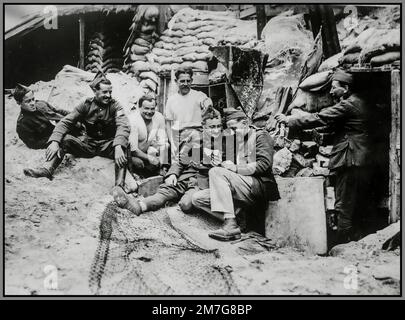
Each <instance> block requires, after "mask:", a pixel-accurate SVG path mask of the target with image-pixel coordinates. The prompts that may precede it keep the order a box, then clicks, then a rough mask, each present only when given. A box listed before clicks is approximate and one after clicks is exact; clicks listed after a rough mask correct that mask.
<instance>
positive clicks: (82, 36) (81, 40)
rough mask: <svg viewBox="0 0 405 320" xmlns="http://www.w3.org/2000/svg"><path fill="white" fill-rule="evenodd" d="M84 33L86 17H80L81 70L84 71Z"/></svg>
mask: <svg viewBox="0 0 405 320" xmlns="http://www.w3.org/2000/svg"><path fill="white" fill-rule="evenodd" d="M84 31H85V22H84V16H83V15H81V16H80V17H79V41H80V44H79V45H80V60H79V68H80V69H83V70H84Z"/></svg>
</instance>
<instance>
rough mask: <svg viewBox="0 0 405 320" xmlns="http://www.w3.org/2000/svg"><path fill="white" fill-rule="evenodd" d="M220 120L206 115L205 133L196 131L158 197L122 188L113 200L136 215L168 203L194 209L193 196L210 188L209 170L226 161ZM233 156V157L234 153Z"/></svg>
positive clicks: (214, 114) (212, 114) (183, 145)
mask: <svg viewBox="0 0 405 320" xmlns="http://www.w3.org/2000/svg"><path fill="white" fill-rule="evenodd" d="M221 130H222V124H221V116H220V114H219V112H218V111H214V110H212V111H211V112H208V113H207V114H206V115H205V118H204V120H203V131H202V133H201V132H200V131H195V132H194V133H193V134H191V135H190V136H189V137H188V139H187V140H185V141H183V142H182V143H181V145H180V151H179V153H178V155H177V156H176V158H175V159H174V161H173V162H172V165H171V167H170V169H169V171H168V173H167V174H166V176H165V183H164V184H162V185H161V186H160V187H159V189H158V191H157V192H156V194H154V195H152V196H149V197H146V198H145V199H142V200H137V199H135V198H134V197H133V196H132V195H127V194H126V193H125V192H124V191H123V190H122V189H121V188H119V187H115V188H114V190H113V195H114V199H115V201H116V202H117V204H118V205H119V206H120V207H121V208H125V209H128V210H129V211H131V212H132V213H134V214H136V215H140V214H141V213H142V212H145V211H154V210H157V209H159V208H162V207H163V206H164V205H165V204H166V203H167V202H169V201H179V200H180V201H179V205H180V208H181V209H182V210H183V211H184V212H188V211H190V210H191V208H192V203H191V197H192V195H193V194H194V193H195V192H196V191H198V190H202V189H206V188H208V170H209V169H210V168H212V167H215V166H217V165H219V164H220V163H221V162H222V160H223V158H224V152H223V151H224V150H223V145H222V143H223V137H222V134H221ZM230 153H232V154H233V152H232V151H231V152H230Z"/></svg>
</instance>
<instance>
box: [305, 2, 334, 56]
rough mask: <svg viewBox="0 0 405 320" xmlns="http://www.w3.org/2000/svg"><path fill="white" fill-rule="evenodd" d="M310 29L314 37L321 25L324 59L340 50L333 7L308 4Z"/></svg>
mask: <svg viewBox="0 0 405 320" xmlns="http://www.w3.org/2000/svg"><path fill="white" fill-rule="evenodd" d="M308 9H309V14H310V20H311V29H312V34H313V36H314V39H315V38H316V36H317V35H318V33H319V30H320V28H321V26H322V43H323V54H324V56H325V59H327V58H329V57H331V56H333V55H335V54H336V53H339V52H340V51H341V48H340V43H339V37H338V34H337V29H336V20H335V15H334V13H333V8H332V6H330V5H318V4H316V5H309V6H308Z"/></svg>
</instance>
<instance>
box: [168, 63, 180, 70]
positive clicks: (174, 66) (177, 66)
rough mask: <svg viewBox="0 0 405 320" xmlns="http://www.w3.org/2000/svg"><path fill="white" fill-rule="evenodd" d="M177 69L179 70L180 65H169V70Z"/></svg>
mask: <svg viewBox="0 0 405 320" xmlns="http://www.w3.org/2000/svg"><path fill="white" fill-rule="evenodd" d="M178 68H180V63H172V64H171V65H170V70H177V69H178Z"/></svg>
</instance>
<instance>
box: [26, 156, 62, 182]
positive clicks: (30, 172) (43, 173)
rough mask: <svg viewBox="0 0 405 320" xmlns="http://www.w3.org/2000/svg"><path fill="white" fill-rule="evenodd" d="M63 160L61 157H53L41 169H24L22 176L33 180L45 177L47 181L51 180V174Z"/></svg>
mask: <svg viewBox="0 0 405 320" xmlns="http://www.w3.org/2000/svg"><path fill="white" fill-rule="evenodd" d="M62 160H63V155H61V156H60V157H59V156H58V155H55V156H54V157H53V159H52V160H49V161H46V162H45V163H44V164H43V166H42V167H39V168H34V169H30V168H26V169H24V170H23V171H24V174H25V175H26V176H28V177H33V178H41V177H45V178H48V179H49V180H52V179H53V173H54V172H55V169H56V168H57V167H58V166H59V165H60V164H61V162H62Z"/></svg>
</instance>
